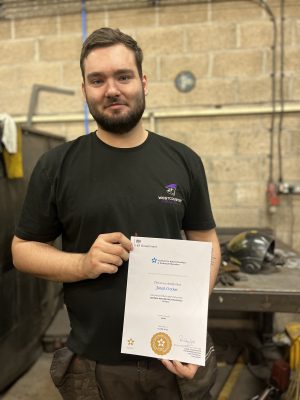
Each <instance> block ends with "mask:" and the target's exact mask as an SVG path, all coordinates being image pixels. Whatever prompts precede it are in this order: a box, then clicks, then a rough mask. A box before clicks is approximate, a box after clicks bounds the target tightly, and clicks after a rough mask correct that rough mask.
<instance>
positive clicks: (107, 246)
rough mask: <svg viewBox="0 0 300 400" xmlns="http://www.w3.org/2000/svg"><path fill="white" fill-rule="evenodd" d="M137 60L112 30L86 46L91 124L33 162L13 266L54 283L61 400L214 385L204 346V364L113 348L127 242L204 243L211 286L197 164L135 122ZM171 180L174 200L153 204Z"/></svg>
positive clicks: (140, 395) (206, 206) (152, 396)
mask: <svg viewBox="0 0 300 400" xmlns="http://www.w3.org/2000/svg"><path fill="white" fill-rule="evenodd" d="M142 59H143V54H142V50H141V49H140V48H139V47H138V45H137V43H136V42H135V40H134V39H132V38H131V37H130V36H128V35H126V34H124V33H122V32H120V31H119V30H113V29H110V28H102V29H98V30H96V31H95V32H93V33H92V34H91V35H90V36H89V37H88V38H87V39H86V41H85V43H84V44H83V47H82V52H81V58H80V66H81V71H82V77H83V83H82V91H83V94H84V96H85V98H86V101H87V104H88V106H89V110H90V112H91V114H92V115H93V117H94V119H95V121H96V123H97V126H98V129H97V131H96V132H93V133H91V134H90V135H87V136H82V137H79V138H78V139H76V140H74V141H71V142H68V143H65V144H63V145H61V146H59V147H57V148H55V149H52V150H50V151H49V152H48V153H46V154H44V155H43V156H42V157H41V159H40V160H39V161H38V163H37V165H36V167H35V169H34V171H33V173H32V177H31V180H30V183H29V187H28V193H27V197H26V199H25V203H24V207H23V212H22V215H21V218H20V222H19V225H18V227H17V230H16V236H15V238H14V240H13V244H12V251H13V259H14V264H15V266H16V268H18V269H19V270H21V271H24V272H27V273H30V274H33V275H35V276H38V277H41V278H45V279H50V280H55V281H60V282H63V283H64V296H65V303H66V306H67V309H68V312H69V317H70V324H71V333H70V336H69V339H68V343H67V345H68V349H61V350H59V351H58V352H57V353H56V354H55V356H54V360H53V363H52V377H53V380H54V382H55V383H56V385H57V386H58V387H59V389H60V392H61V393H62V395H63V397H64V398H65V399H72V400H76V399H91V400H93V399H105V400H119V399H120V400H143V399H149V400H168V399H170V400H171V399H172V400H177V399H178V400H179V399H209V394H208V391H209V389H210V387H211V385H212V383H213V380H214V374H215V360H214V358H213V357H212V354H213V347H212V346H211V345H208V349H207V351H208V354H207V367H205V368H204V367H198V366H196V365H192V364H187V365H186V364H182V363H180V362H177V361H168V360H163V361H159V360H157V359H152V358H146V357H138V356H136V357H134V356H129V355H125V354H121V352H120V349H121V338H122V326H123V317H124V307H125V294H126V280H127V267H128V258H129V256H130V251H131V250H132V244H131V242H130V239H129V238H130V236H132V235H138V236H148V237H161V238H171V239H181V237H182V230H183V231H184V232H185V235H186V238H187V239H189V240H199V241H211V242H212V244H213V256H212V265H211V280H210V289H211V290H212V288H213V286H214V283H215V279H216V275H217V272H218V266H219V261H220V250H219V244H218V239H217V235H216V232H215V229H214V228H215V223H214V219H213V216H212V212H211V207H210V202H209V196H208V189H207V184H206V178H205V172H204V168H203V166H202V163H201V160H200V158H199V157H198V156H197V155H196V154H195V153H194V152H193V151H192V150H190V149H189V148H188V147H186V146H185V145H183V144H180V143H177V142H174V141H172V140H169V139H167V138H164V137H162V136H159V135H157V134H155V133H153V132H148V131H146V130H145V129H144V127H143V123H142V119H141V117H142V114H143V112H144V109H145V95H147V92H148V83H147V78H146V76H145V75H144V74H143V72H142ZM170 184H176V197H177V198H180V200H181V201H179V202H173V203H171V204H170V203H169V202H164V201H162V200H161V195H165V194H166V190H168V188H167V187H168V186H169V187H170ZM172 187H173V188H174V187H175V186H172ZM59 235H61V236H62V250H59V249H57V248H55V247H54V246H53V245H52V242H53V241H54V240H55V239H56V238H57V237H58V236H59Z"/></svg>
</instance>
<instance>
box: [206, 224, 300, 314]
mask: <svg viewBox="0 0 300 400" xmlns="http://www.w3.org/2000/svg"><path fill="white" fill-rule="evenodd" d="M248 229H249V228H248ZM252 229H253V228H252ZM243 230H247V228H245V229H231V228H227V229H223V230H220V232H219V237H220V241H221V242H222V241H223V242H224V241H226V240H227V239H229V238H231V237H232V236H233V235H235V234H237V233H239V232H242V231H243ZM268 233H270V232H268ZM275 243H276V245H275V247H276V248H277V249H281V250H284V251H285V252H287V251H291V252H293V253H294V254H295V256H296V258H297V257H298V258H300V255H299V253H297V252H296V251H294V250H293V249H291V248H289V246H287V245H286V244H284V243H282V242H280V241H277V240H275ZM277 270H278V272H274V273H270V274H266V275H265V274H262V273H259V274H256V275H250V274H246V276H247V280H246V281H237V282H235V284H234V286H226V287H225V286H223V285H222V284H220V283H219V284H217V286H216V287H215V288H214V290H213V293H212V295H211V297H210V302H209V308H210V310H226V311H245V312H249V311H250V312H270V313H273V312H286V313H300V268H299V264H298V267H297V268H289V267H288V266H282V267H277Z"/></svg>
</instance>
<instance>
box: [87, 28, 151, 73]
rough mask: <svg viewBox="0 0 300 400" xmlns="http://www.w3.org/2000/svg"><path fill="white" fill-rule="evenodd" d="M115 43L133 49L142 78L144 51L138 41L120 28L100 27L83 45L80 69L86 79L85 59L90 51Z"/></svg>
mask: <svg viewBox="0 0 300 400" xmlns="http://www.w3.org/2000/svg"><path fill="white" fill-rule="evenodd" d="M115 44H123V45H124V46H126V47H127V48H128V49H129V50H132V51H133V53H134V56H135V62H136V66H137V69H138V72H139V75H140V77H141V78H142V76H143V72H142V62H143V51H142V49H141V48H140V47H139V46H138V44H137V42H136V41H135V40H134V39H133V38H132V37H131V36H129V35H127V34H126V33H123V32H121V31H120V30H119V29H111V28H100V29H97V30H95V31H94V32H93V33H91V34H90V35H89V36H88V37H87V39H86V40H85V41H84V43H83V45H82V50H81V55H80V69H81V73H82V77H83V80H84V60H85V59H86V58H87V56H88V55H89V53H90V52H91V51H92V50H93V49H95V48H101V47H109V46H113V45H115Z"/></svg>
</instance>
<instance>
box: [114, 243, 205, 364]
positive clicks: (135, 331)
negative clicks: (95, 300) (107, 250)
mask: <svg viewBox="0 0 300 400" xmlns="http://www.w3.org/2000/svg"><path fill="white" fill-rule="evenodd" d="M131 241H132V243H133V247H134V248H133V251H131V253H130V257H129V267H128V268H129V269H128V280H127V292H126V305H125V315H124V326H123V337H122V348H121V352H122V353H127V354H136V355H142V356H147V357H154V358H159V359H168V360H178V361H181V362H185V363H192V364H197V365H205V352H206V330H207V311H208V296H209V278H210V265H211V253H212V243H210V242H198V241H190V240H172V239H156V238H146V237H135V236H134V237H132V238H131Z"/></svg>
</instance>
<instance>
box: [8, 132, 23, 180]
mask: <svg viewBox="0 0 300 400" xmlns="http://www.w3.org/2000/svg"><path fill="white" fill-rule="evenodd" d="M17 143H18V148H17V152H16V153H13V154H11V153H9V152H8V151H7V150H6V148H5V147H4V148H3V161H4V166H5V172H6V177H7V178H9V179H16V178H23V176H24V171H23V157H22V129H21V127H20V126H18V129H17Z"/></svg>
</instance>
